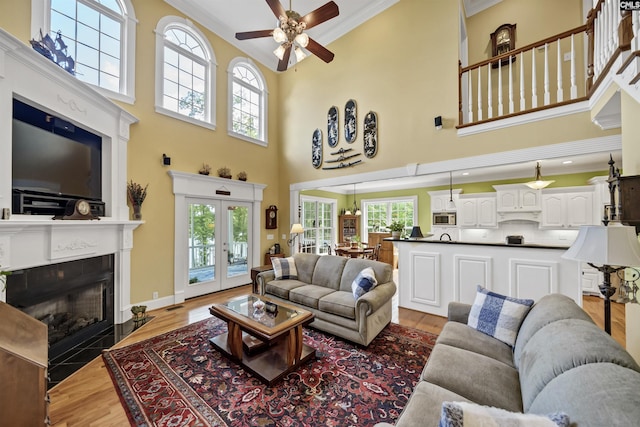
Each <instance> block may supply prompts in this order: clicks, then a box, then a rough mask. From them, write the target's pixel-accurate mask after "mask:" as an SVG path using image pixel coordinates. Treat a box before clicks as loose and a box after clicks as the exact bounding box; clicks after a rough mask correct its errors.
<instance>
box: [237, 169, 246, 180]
mask: <svg viewBox="0 0 640 427" xmlns="http://www.w3.org/2000/svg"><path fill="white" fill-rule="evenodd" d="M238 179H239V180H240V181H246V180H247V173H246V172H245V171H242V172H238Z"/></svg>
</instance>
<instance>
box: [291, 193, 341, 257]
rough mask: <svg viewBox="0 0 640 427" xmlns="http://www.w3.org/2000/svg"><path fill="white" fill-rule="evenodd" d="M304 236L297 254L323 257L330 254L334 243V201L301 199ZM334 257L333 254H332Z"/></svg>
mask: <svg viewBox="0 0 640 427" xmlns="http://www.w3.org/2000/svg"><path fill="white" fill-rule="evenodd" d="M301 204H302V212H301V215H302V226H303V227H304V234H303V235H302V236H301V237H302V238H301V239H300V242H299V245H300V246H299V248H297V249H299V252H305V253H312V254H318V255H324V254H329V253H332V249H331V248H332V247H333V246H334V245H335V241H336V231H335V226H334V224H335V223H336V219H337V218H336V201H335V200H333V199H325V198H317V197H313V198H305V197H303V198H301ZM334 255H335V254H334Z"/></svg>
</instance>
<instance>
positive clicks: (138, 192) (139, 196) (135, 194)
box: [127, 180, 149, 206]
mask: <svg viewBox="0 0 640 427" xmlns="http://www.w3.org/2000/svg"><path fill="white" fill-rule="evenodd" d="M147 187H149V184H147V185H145V186H144V188H142V186H141V185H140V184H138V183H135V182H133V180H132V181H129V183H128V184H127V196H128V198H129V201H130V202H131V204H132V205H138V206H140V205H142V202H144V199H145V198H146V197H147Z"/></svg>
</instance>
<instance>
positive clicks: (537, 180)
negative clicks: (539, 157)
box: [525, 162, 555, 190]
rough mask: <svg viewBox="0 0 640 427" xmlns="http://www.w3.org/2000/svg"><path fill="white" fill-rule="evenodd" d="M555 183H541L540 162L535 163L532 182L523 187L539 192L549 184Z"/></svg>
mask: <svg viewBox="0 0 640 427" xmlns="http://www.w3.org/2000/svg"><path fill="white" fill-rule="evenodd" d="M554 182H555V181H543V180H542V174H541V173H540V162H536V175H535V178H534V179H533V181H529V182H527V183H525V185H526V186H527V187H529V188H533V189H534V190H541V189H543V188H545V187H546V186H548V185H549V184H553V183H554Z"/></svg>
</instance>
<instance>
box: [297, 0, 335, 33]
mask: <svg viewBox="0 0 640 427" xmlns="http://www.w3.org/2000/svg"><path fill="white" fill-rule="evenodd" d="M339 13H340V10H339V9H338V5H337V4H336V3H335V2H333V1H330V2H329V3H326V4H325V5H324V6H320V7H319V8H317V9H316V10H314V11H312V12H309V13H307V14H306V15H305V16H303V17H302V18H300V22H304V23H305V24H307V29H309V28H313V27H315V26H316V25H318V24H322V23H323V22H325V21H328V20H329V19H331V18H335V17H336V16H338V14H339Z"/></svg>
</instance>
